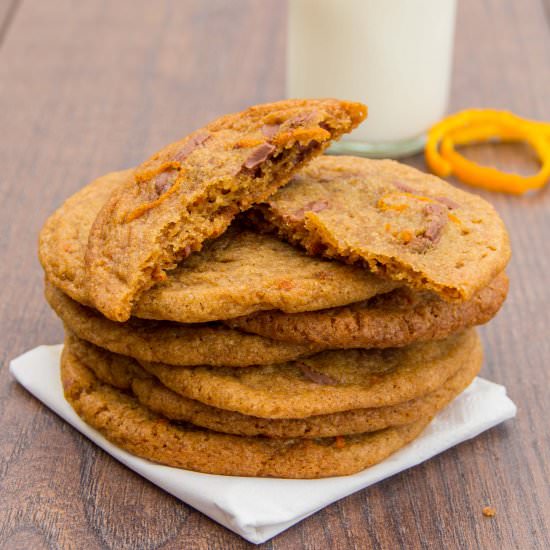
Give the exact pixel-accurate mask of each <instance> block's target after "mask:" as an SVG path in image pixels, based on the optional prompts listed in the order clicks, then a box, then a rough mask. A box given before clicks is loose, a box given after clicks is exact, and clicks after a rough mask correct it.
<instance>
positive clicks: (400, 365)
mask: <svg viewBox="0 0 550 550" xmlns="http://www.w3.org/2000/svg"><path fill="white" fill-rule="evenodd" d="M480 354H481V347H480V343H479V339H478V337H477V335H476V333H475V331H474V330H473V329H470V330H468V331H466V332H464V333H460V334H456V335H453V336H450V337H449V338H447V339H445V340H440V341H437V342H435V341H434V342H427V343H423V344H413V345H411V346H407V347H405V348H390V349H386V350H375V349H371V350H364V349H361V350H357V349H353V350H338V351H325V352H321V353H318V354H317V355H313V356H311V357H306V358H304V359H301V360H299V361H293V362H288V363H282V364H278V365H272V366H258V367H250V368H247V369H246V368H242V369H229V368H223V367H217V368H213V367H194V368H189V367H173V366H165V365H162V364H159V363H146V362H141V364H142V366H143V367H144V368H145V370H147V371H148V372H149V373H151V374H153V375H154V376H156V377H157V378H158V379H159V380H160V381H161V382H162V384H164V385H165V386H166V387H168V388H170V389H171V390H173V391H174V392H176V393H179V394H180V395H183V396H185V397H189V398H191V399H196V400H197V401H201V402H203V403H206V404H207V405H211V406H213V407H217V408H220V409H227V410H231V411H237V412H240V413H242V414H246V415H251V416H259V417H262V418H304V417H307V416H313V415H318V414H332V413H336V412H341V411H346V410H351V409H359V408H370V407H383V406H389V405H396V404H398V403H403V402H404V401H409V400H410V399H414V398H416V397H420V396H422V395H425V394H426V393H429V392H431V391H434V390H435V389H436V388H438V387H440V386H441V385H442V384H443V383H444V382H445V380H447V379H448V378H449V377H450V376H452V375H453V374H454V373H455V372H457V371H458V370H459V369H460V368H462V367H463V366H464V364H465V363H466V362H468V361H471V360H474V357H479V356H480Z"/></svg>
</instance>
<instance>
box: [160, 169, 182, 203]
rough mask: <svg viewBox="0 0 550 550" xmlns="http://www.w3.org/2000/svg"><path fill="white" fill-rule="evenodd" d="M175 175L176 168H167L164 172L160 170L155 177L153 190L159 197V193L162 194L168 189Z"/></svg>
mask: <svg viewBox="0 0 550 550" xmlns="http://www.w3.org/2000/svg"><path fill="white" fill-rule="evenodd" d="M176 175H177V171H176V170H167V171H166V172H162V173H161V174H159V175H158V176H156V177H155V192H156V193H157V195H158V196H159V197H160V196H161V195H164V193H166V191H168V189H170V187H172V184H173V183H174V180H175V177H176Z"/></svg>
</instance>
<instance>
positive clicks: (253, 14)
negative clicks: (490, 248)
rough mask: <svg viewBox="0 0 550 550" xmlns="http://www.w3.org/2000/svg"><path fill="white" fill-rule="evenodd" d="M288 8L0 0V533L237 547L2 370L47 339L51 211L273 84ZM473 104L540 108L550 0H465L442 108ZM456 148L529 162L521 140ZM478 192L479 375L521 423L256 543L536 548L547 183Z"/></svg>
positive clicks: (241, 2)
mask: <svg viewBox="0 0 550 550" xmlns="http://www.w3.org/2000/svg"><path fill="white" fill-rule="evenodd" d="M285 20H286V12H285V5H284V3H283V2H278V1H276V0H270V1H267V0H264V1H259V0H257V1H254V0H248V1H247V0H238V1H236V0H225V1H223V0H219V1H218V0H216V1H214V0H211V1H208V2H205V1H203V2H201V1H200V0H196V1H177V0H173V1H169V0H166V1H160V0H159V1H156V2H149V1H147V0H139V1H135V0H134V1H132V0H124V1H122V0H118V1H116V2H109V1H107V0H88V1H86V2H82V1H79V2H77V1H71V0H49V1H44V0H0V117H1V119H0V121H1V122H0V129H1V132H0V134H1V135H0V162H1V163H0V166H1V172H0V173H1V180H0V186H1V192H2V194H1V197H2V199H1V201H0V208H1V211H2V214H1V220H2V231H1V233H0V242H1V245H2V258H3V261H2V264H1V265H0V273H1V277H0V280H1V282H2V284H1V286H0V293H1V298H0V310H1V316H0V323H1V325H0V327H1V341H2V347H1V353H2V377H1V378H0V381H1V382H0V415H1V424H0V425H1V426H2V428H1V430H0V503H1V504H0V545H1V548H7V549H10V550H11V549H19V548H20V549H33V550H34V549H42V548H86V549H96V548H116V549H130V548H132V549H133V548H139V549H153V548H155V549H169V548H170V549H172V548H174V549H175V548H185V549H188V548H201V549H206V548H208V549H211V548H224V549H225V548H231V549H237V548H247V547H249V546H252V545H249V544H248V543H246V542H245V541H243V540H242V539H241V538H239V537H238V536H237V535H235V534H233V533H232V532H230V531H228V530H226V529H224V528H223V527H221V526H220V525H218V524H216V523H214V522H213V521H211V520H210V519H208V518H207V517H205V516H203V515H202V514H201V513H199V512H197V511H195V510H193V509H192V508H190V507H189V506H187V505H185V504H183V503H181V502H179V501H177V500H176V499H175V498H173V497H171V496H170V495H168V494H166V493H164V492H163V491H162V490H160V489H158V488H157V487H155V486H154V485H152V484H150V483H149V482H147V481H145V480H144V479H142V478H140V477H139V476H137V475H135V474H134V473H132V472H131V471H129V470H127V469H126V468H125V467H123V466H121V465H120V464H119V463H117V462H116V461H115V460H113V459H112V458H110V457H109V456H108V455H106V454H105V453H104V452H102V451H100V450H99V449H98V448H96V447H95V446H94V445H92V444H91V443H90V442H89V441H88V440H86V439H85V438H84V437H82V436H81V435H80V434H79V433H77V432H76V431H75V430H74V429H72V428H71V427H69V426H68V425H67V424H65V423H64V422H62V421H61V420H60V419H59V418H58V417H57V416H56V415H55V414H53V413H52V412H50V411H49V410H47V409H46V408H45V407H44V406H42V405H41V404H40V403H39V402H38V401H37V400H35V399H34V398H33V397H31V396H30V395H29V394H28V393H27V392H26V391H25V390H23V389H22V388H21V387H19V386H18V385H17V384H16V383H15V382H14V380H13V379H12V378H11V376H10V374H9V373H8V370H7V369H8V362H9V360H10V359H12V358H13V357H15V356H16V355H18V354H20V353H22V352H23V351H25V350H27V349H29V348H32V347H34V346H36V345H39V344H47V343H56V342H59V341H61V339H62V330H61V326H60V323H59V322H58V321H57V320H56V318H55V317H54V315H53V314H52V313H51V312H50V310H49V308H48V307H47V306H46V303H45V301H44V299H43V297H42V272H41V269H40V267H39V264H38V261H37V258H36V244H37V234H38V231H39V229H40V227H41V225H42V224H43V222H44V220H45V219H46V217H47V216H48V215H49V214H50V213H51V212H53V210H54V209H55V208H56V207H57V206H58V205H59V204H60V203H61V202H62V201H63V200H64V199H65V198H66V197H68V196H69V195H70V194H72V193H73V192H75V191H76V190H77V189H79V188H80V187H81V186H83V185H84V184H85V183H86V182H88V181H89V180H90V179H91V178H94V177H96V176H98V175H100V174H103V173H105V172H107V171H110V170H116V169H121V168H125V167H128V166H132V165H135V164H137V163H138V162H139V161H141V160H142V159H144V158H146V157H147V156H148V155H149V154H151V153H152V152H154V151H155V150H156V149H158V148H160V147H161V146H162V145H164V144H166V143H168V142H171V141H173V140H175V139H177V138H179V137H181V136H182V135H185V134H186V133H187V132H188V131H190V130H192V129H194V128H196V127H198V126H201V125H203V123H205V122H207V121H209V120H210V119H212V118H213V117H215V116H217V115H220V114H222V113H225V112H231V111H235V110H239V109H241V108H243V107H246V106H248V105H250V104H254V103H260V102H264V101H270V100H276V99H279V98H282V97H283V94H284V49H285ZM469 106H480V107H481V106H485V107H495V108H503V109H510V110H512V111H514V112H517V113H519V114H521V115H524V116H528V117H533V118H537V119H546V120H549V119H550V0H544V1H543V0H529V1H522V2H519V1H514V0H485V1H483V2H481V1H480V0H460V2H459V14H458V23H457V36H456V55H455V64H454V81H453V90H452V100H451V106H450V111H455V110H457V109H461V108H464V107H469ZM468 154H469V155H470V156H471V157H472V158H476V159H480V160H483V161H484V162H490V163H496V164H498V165H501V166H504V167H507V168H509V169H514V170H519V171H521V172H525V173H527V172H529V171H532V170H534V169H535V168H536V162H535V159H534V157H533V156H532V154H531V153H530V152H529V151H528V150H527V149H525V148H523V147H521V146H498V147H496V146H485V147H475V148H470V150H469V152H468ZM407 162H411V163H412V164H414V165H416V166H418V167H421V168H422V167H423V161H422V159H421V158H420V157H414V158H411V159H407ZM483 195H484V196H485V197H486V198H488V199H489V200H491V201H492V202H493V203H494V204H495V206H496V207H497V209H498V210H499V212H500V213H501V215H502V216H503V218H504V220H505V222H506V223H507V225H508V228H509V231H510V234H511V240H512V245H513V259H512V262H511V264H510V267H509V275H510V277H511V282H512V285H511V291H510V295H509V298H508V301H507V303H506V305H505V307H504V308H503V309H502V311H501V313H500V314H499V316H498V317H497V318H496V319H495V320H494V321H493V322H491V323H490V324H489V325H488V326H486V327H484V328H483V329H482V330H481V333H482V336H483V340H484V343H485V347H486V365H485V367H484V371H483V374H484V376H486V377H487V378H489V379H491V380H494V381H495V382H499V383H502V384H505V385H506V386H507V388H508V391H509V394H510V395H511V396H512V398H513V399H514V400H515V402H516V403H517V405H518V408H519V412H518V416H517V418H516V419H515V420H513V421H509V422H506V423H505V424H504V425H501V426H499V427H497V428H495V429H493V430H491V431H489V432H487V433H484V434H483V435H481V436H479V437H477V438H476V439H474V440H473V441H469V442H466V443H463V444H462V445H459V446H458V447H456V448H453V449H451V450H449V451H448V452H446V453H444V454H442V455H440V456H438V457H436V458H434V459H432V460H430V461H429V462H427V463H425V464H422V465H421V466H418V467H416V468H414V469H412V470H409V471H406V472H404V473H402V474H400V475H396V476H394V477H393V478H391V479H389V480H386V481H385V482H383V483H379V484H378V485H376V486H374V487H371V488H369V489H367V490H364V491H361V492H359V493H357V494H355V495H352V496H350V497H348V498H345V499H343V500H341V501H339V502H337V503H335V504H333V505H331V506H329V507H327V508H326V509H324V510H322V511H321V512H319V513H317V514H315V515H314V516H312V517H310V518H308V519H306V520H305V521H303V522H302V523H300V524H298V525H297V526H294V527H292V528H291V529H289V530H288V531H286V532H285V533H283V534H281V535H280V536H278V537H276V538H275V539H273V540H272V541H270V542H268V543H266V544H265V545H263V546H262V548H272V549H288V548H337V549H339V548H361V549H363V548H383V549H394V548H434V549H439V548H480V549H493V548H494V549H499V550H503V549H508V548H549V547H550V536H549V528H548V527H549V513H548V510H549V509H550V484H549V479H550V423H549V421H548V418H547V417H548V413H549V412H550V411H549V407H548V401H549V397H548V394H549V390H548V372H549V369H550V365H549V364H548V362H549V360H550V338H549V328H548V327H549V326H550V314H549V311H550V290H549V286H550V275H549V273H550V245H549V243H550V186H549V187H548V188H546V189H544V190H542V191H540V192H539V193H536V194H532V195H529V196H526V197H519V198H518V197H509V196H503V195H500V194H491V195H490V194H486V193H483ZM486 505H492V506H494V507H495V508H496V510H497V515H496V516H495V517H494V518H491V519H489V518H485V517H484V516H483V515H482V513H481V511H482V508H483V507H484V506H486Z"/></svg>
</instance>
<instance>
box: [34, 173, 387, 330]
mask: <svg viewBox="0 0 550 550" xmlns="http://www.w3.org/2000/svg"><path fill="white" fill-rule="evenodd" d="M131 173H132V172H131V171H128V170H127V171H123V172H114V173H111V174H107V175H106V176H103V177H102V178H99V179H98V180H96V181H94V182H92V183H91V184H89V185H88V186H86V187H84V188H83V189H82V190H80V191H79V192H78V193H76V194H75V195H73V196H72V197H71V198H69V199H68V200H67V201H66V202H65V204H64V205H63V206H62V207H61V208H59V209H58V210H57V212H55V213H54V214H53V215H52V216H51V217H50V218H49V219H48V221H47V222H46V223H45V225H44V227H43V229H42V231H41V233H40V246H39V256H40V261H41V263H42V266H43V268H44V271H45V272H46V277H47V279H48V280H49V281H50V282H51V283H52V284H53V285H55V286H56V287H57V288H59V289H60V290H62V291H63V292H64V293H66V294H68V295H69V296H70V297H71V298H73V299H74V300H76V301H77V302H79V303H81V304H84V305H91V299H90V297H89V295H88V288H87V277H86V272H85V269H84V255H85V250H86V245H87V241H88V234H89V231H90V227H91V225H92V223H93V221H94V219H95V217H96V215H97V213H98V212H99V210H100V209H101V207H102V205H103V204H105V201H107V200H108V197H109V196H110V195H111V194H112V193H113V192H114V191H115V190H116V189H119V188H120V187H121V186H123V185H124V184H125V182H126V181H128V177H129V176H130V175H131ZM396 286H397V285H396V284H395V283H393V282H390V281H384V280H382V279H380V278H379V277H375V276H374V275H372V274H371V273H369V272H367V271H366V270H364V269H362V268H361V267H357V266H347V265H344V264H342V263H341V262H335V261H328V260H323V259H316V258H311V257H308V256H307V255H306V254H304V253H303V252H300V251H298V250H296V249H295V248H294V247H292V246H290V245H288V244H286V243H283V242H280V241H279V240H278V239H276V238H274V237H272V236H268V235H259V234H256V233H253V232H251V231H242V230H240V229H237V228H235V230H232V229H230V232H229V233H227V232H226V233H225V234H224V235H222V236H221V237H219V238H218V239H215V240H213V241H211V242H210V243H208V244H207V245H206V246H205V247H204V249H203V250H202V251H201V252H200V253H195V254H191V256H190V257H189V258H188V259H187V260H186V261H185V262H183V263H182V264H181V265H180V266H179V267H178V268H176V269H175V270H173V271H170V272H169V274H168V278H167V279H166V281H163V282H161V283H159V284H157V285H156V286H155V287H153V288H151V289H150V290H148V291H146V292H145V293H144V294H142V296H141V298H140V299H139V300H138V302H137V303H136V305H135V306H134V309H133V311H132V313H133V315H135V316H137V317H142V318H146V319H158V320H169V321H178V322H182V323H202V322H207V321H215V320H218V319H230V318H232V317H238V316H241V315H247V314H249V313H253V312H256V311H262V310H268V309H280V310H282V311H286V312H289V313H294V312H299V311H308V310H312V309H323V308H328V307H334V306H340V305H344V304H349V303H352V302H357V301H360V300H365V299H367V298H370V297H372V296H374V295H376V294H379V293H383V292H388V291H389V290H392V289H393V288H395V287H396Z"/></svg>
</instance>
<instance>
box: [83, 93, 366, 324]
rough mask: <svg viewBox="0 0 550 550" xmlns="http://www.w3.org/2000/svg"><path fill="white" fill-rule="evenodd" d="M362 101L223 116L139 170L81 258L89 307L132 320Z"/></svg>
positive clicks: (358, 113) (352, 118)
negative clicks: (156, 289)
mask: <svg viewBox="0 0 550 550" xmlns="http://www.w3.org/2000/svg"><path fill="white" fill-rule="evenodd" d="M366 113H367V109H366V107H365V106H364V105H362V104H360V103H351V102H345V101H338V100H336V99H326V100H287V101H280V102H278V103H271V104H266V105H257V106H255V107H251V108H249V109H247V110H245V111H243V112H241V113H235V114H231V115H226V116H223V117H221V118H219V119H217V120H215V121H213V122H211V123H210V124H208V125H207V126H205V127H204V128H201V129H200V130H197V131H195V132H193V133H192V134H190V135H189V136H187V137H185V138H184V139H182V140H180V141H177V142H175V143H172V144H170V145H168V146H167V147H165V148H164V149H162V150H161V151H159V152H158V153H156V154H155V155H153V156H152V157H151V158H150V159H149V160H147V161H146V162H144V163H143V164H142V165H141V166H139V167H138V168H136V170H135V172H134V173H133V175H132V177H131V178H130V181H128V183H126V184H125V185H123V186H122V187H121V189H119V190H117V191H115V192H114V193H113V195H112V196H111V197H109V199H108V200H107V202H106V203H105V205H104V206H103V207H102V208H101V210H100V212H99V213H98V215H97V218H96V219H95V221H94V223H93V225H92V229H91V231H90V236H89V240H88V248H87V251H86V272H87V275H88V286H89V291H90V298H91V301H92V304H93V305H94V306H95V307H96V308H97V309H98V310H99V311H101V312H102V313H103V314H104V315H105V316H106V317H108V318H110V319H112V320H114V321H126V320H128V319H129V317H130V315H131V311H132V306H133V304H134V302H135V301H136V299H137V297H138V296H139V295H140V294H141V293H142V292H143V291H145V290H147V289H148V288H150V287H152V286H154V285H155V284H156V283H157V282H159V281H162V280H164V279H165V278H166V273H165V271H167V270H171V269H174V268H175V267H176V265H177V264H178V263H179V262H181V261H182V260H185V259H186V258H187V257H188V256H189V254H190V253H191V252H195V251H198V250H200V249H201V248H202V246H203V243H204V241H205V240H207V239H210V238H214V237H217V236H218V235H220V234H221V233H223V232H224V231H225V230H226V229H227V227H228V226H229V224H230V222H231V220H232V219H233V218H234V217H235V216H236V215H237V214H238V213H239V212H242V211H243V210H247V209H248V208H249V207H250V206H252V205H253V204H255V203H257V202H260V201H262V200H265V199H266V198H267V197H269V196H270V195H271V194H273V193H274V192H275V191H276V190H277V189H278V188H279V187H280V186H282V185H284V184H285V183H287V182H288V180H289V179H290V177H291V176H292V174H293V173H295V172H296V171H297V170H298V169H299V168H300V167H301V166H303V165H304V164H305V163H307V162H308V161H309V160H310V159H311V158H313V157H314V156H316V155H319V154H320V153H322V152H323V150H324V149H325V148H326V147H328V145H329V144H330V142H331V141H332V140H334V139H339V138H340V137H341V136H342V135H343V134H345V133H347V132H349V131H351V130H352V129H353V128H355V127H356V126H357V125H358V124H359V123H360V122H362V121H363V120H364V118H365V116H366Z"/></svg>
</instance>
